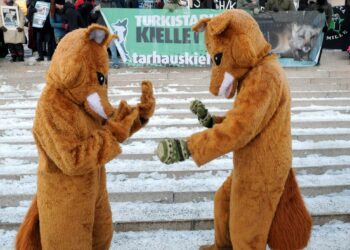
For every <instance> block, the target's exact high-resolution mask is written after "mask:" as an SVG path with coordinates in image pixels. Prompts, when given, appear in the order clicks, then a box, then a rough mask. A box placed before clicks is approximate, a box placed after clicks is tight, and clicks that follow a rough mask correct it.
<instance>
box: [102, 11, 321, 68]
mask: <svg viewBox="0 0 350 250" xmlns="http://www.w3.org/2000/svg"><path fill="white" fill-rule="evenodd" d="M221 12H223V10H211V9H176V10H174V11H169V10H168V9H162V10H159V9H119V8H112V9H102V15H103V17H104V19H105V21H106V24H107V26H108V28H109V29H110V31H111V32H113V33H115V34H117V35H118V37H119V40H115V44H116V46H117V48H118V51H119V53H120V55H121V58H122V60H123V62H124V63H126V64H127V65H133V66H180V67H181V66H183V67H190V66H196V67H205V66H210V57H209V55H208V53H207V50H206V48H205V43H204V32H199V33H197V32H193V31H192V29H191V27H192V26H193V25H194V24H196V23H197V22H198V20H200V19H202V18H207V17H213V16H216V15H218V14H220V13H221ZM251 14H253V13H251ZM253 17H254V18H255V20H256V21H257V23H258V24H259V26H260V29H261V31H262V32H263V34H264V36H265V38H266V39H267V41H268V42H269V43H270V44H271V45H272V52H273V53H276V54H278V55H279V57H280V59H279V61H280V63H281V64H282V65H283V66H284V67H307V66H314V65H316V64H317V62H318V59H319V57H320V55H321V47H322V42H323V32H322V28H323V27H324V25H325V15H324V13H322V14H320V13H319V12H317V11H306V12H305V11H289V12H288V11H287V12H285V11H279V12H277V13H276V12H265V13H259V14H253Z"/></svg>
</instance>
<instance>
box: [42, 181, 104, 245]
mask: <svg viewBox="0 0 350 250" xmlns="http://www.w3.org/2000/svg"><path fill="white" fill-rule="evenodd" d="M92 175H94V174H92ZM75 178H76V179H75ZM81 178H85V181H86V184H87V185H86V186H85V187H84V189H80V188H79V185H78V184H80V183H81V182H80V180H79V179H81ZM67 179H68V178H67V177H65V180H64V182H63V181H61V182H58V183H61V184H62V185H61V186H60V185H57V184H56V185H53V187H42V186H43V185H38V208H39V220H40V237H41V244H42V248H43V249H50V250H51V249H52V250H54V249H57V250H61V249H84V250H85V249H86V250H89V249H92V235H93V228H94V218H95V204H96V200H97V190H99V187H98V184H99V182H98V178H97V176H90V177H86V176H84V177H82V176H77V177H73V178H71V179H70V180H69V182H68V181H67ZM91 180H93V181H91ZM39 181H40V179H39ZM89 184H90V185H89ZM41 187H42V189H41ZM74 187H75V188H74Z"/></svg>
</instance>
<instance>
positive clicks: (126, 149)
mask: <svg viewBox="0 0 350 250" xmlns="http://www.w3.org/2000/svg"><path fill="white" fill-rule="evenodd" d="M292 143H293V145H292V148H293V150H311V149H340V148H344V149H346V148H350V141H345V140H327V141H316V142H315V141H312V140H307V141H298V140H293V141H292ZM157 146H158V142H157V141H155V140H142V141H132V142H130V143H128V144H124V145H122V150H123V153H124V154H131V155H134V154H151V155H153V154H155V151H156V149H157ZM37 155H38V154H37V149H36V146H35V144H29V145H28V144H5V143H1V144H0V157H2V158H5V157H10V158H11V157H13V158H16V157H19V156H20V157H37Z"/></svg>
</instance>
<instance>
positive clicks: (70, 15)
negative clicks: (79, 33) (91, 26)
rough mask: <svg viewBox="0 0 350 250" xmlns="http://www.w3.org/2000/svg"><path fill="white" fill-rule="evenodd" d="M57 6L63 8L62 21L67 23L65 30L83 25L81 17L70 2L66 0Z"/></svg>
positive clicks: (82, 26) (68, 30) (69, 30)
mask: <svg viewBox="0 0 350 250" xmlns="http://www.w3.org/2000/svg"><path fill="white" fill-rule="evenodd" d="M58 8H62V9H63V16H64V22H65V23H66V24H67V25H68V27H67V32H71V31H73V30H76V29H79V28H84V27H85V25H84V21H83V19H82V18H81V16H80V14H79V12H78V11H77V10H76V9H75V8H74V5H73V4H72V3H70V2H66V3H65V4H64V5H63V6H62V5H61V6H59V5H58Z"/></svg>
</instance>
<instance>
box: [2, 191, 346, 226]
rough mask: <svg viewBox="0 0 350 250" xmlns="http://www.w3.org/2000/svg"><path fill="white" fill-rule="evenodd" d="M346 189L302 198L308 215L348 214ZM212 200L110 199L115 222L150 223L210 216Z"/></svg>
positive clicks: (6, 216)
mask: <svg viewBox="0 0 350 250" xmlns="http://www.w3.org/2000/svg"><path fill="white" fill-rule="evenodd" d="M349 197H350V191H349V190H347V191H343V192H340V193H336V194H329V195H319V196H315V197H305V198H304V201H305V204H306V206H307V208H308V210H309V211H310V213H311V214H318V215H329V214H334V215H337V214H348V213H350V203H349V202H348V201H349ZM29 205H30V201H22V202H20V205H19V206H17V207H5V208H0V222H1V223H20V222H21V221H22V220H23V217H24V215H25V213H26V212H27V210H28V207H29ZM213 208H214V203H213V201H201V202H185V203H154V202H151V203H143V202H111V209H112V214H113V221H115V222H152V221H174V220H194V219H195V220H200V219H213Z"/></svg>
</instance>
